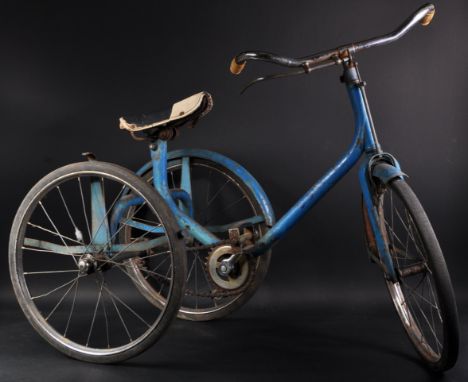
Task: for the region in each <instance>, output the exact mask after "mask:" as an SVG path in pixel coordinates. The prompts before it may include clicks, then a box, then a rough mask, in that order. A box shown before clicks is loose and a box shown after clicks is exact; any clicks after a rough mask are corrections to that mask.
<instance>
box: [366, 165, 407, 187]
mask: <svg viewBox="0 0 468 382" xmlns="http://www.w3.org/2000/svg"><path fill="white" fill-rule="evenodd" d="M372 176H374V177H376V178H378V179H379V180H380V181H381V182H382V183H384V184H387V183H388V182H390V181H391V180H393V179H395V178H400V179H403V178H404V177H405V176H406V174H404V173H403V172H402V171H401V170H400V169H399V168H398V167H396V166H394V165H392V164H389V163H385V162H380V163H378V164H377V165H376V166H374V168H373V170H372Z"/></svg>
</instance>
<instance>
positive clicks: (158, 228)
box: [125, 219, 166, 234]
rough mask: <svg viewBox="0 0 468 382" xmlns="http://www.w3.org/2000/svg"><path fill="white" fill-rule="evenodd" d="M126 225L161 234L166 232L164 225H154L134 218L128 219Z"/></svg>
mask: <svg viewBox="0 0 468 382" xmlns="http://www.w3.org/2000/svg"><path fill="white" fill-rule="evenodd" d="M125 225H126V226H129V227H133V228H136V229H139V230H142V231H148V232H149V233H160V234H164V233H166V230H165V229H164V227H163V226H154V225H151V224H146V223H142V222H140V221H137V220H133V219H128V220H126V221H125Z"/></svg>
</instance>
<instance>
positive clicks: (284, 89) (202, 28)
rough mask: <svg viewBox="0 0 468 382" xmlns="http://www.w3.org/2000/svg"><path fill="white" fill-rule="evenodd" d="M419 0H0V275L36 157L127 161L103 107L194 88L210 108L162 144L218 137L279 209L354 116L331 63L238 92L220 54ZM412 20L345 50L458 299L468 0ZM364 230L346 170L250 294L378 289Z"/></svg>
mask: <svg viewBox="0 0 468 382" xmlns="http://www.w3.org/2000/svg"><path fill="white" fill-rule="evenodd" d="M420 5H421V1H420V0H401V1H395V0H392V1H388V0H387V1H384V0H360V1H353V2H350V1H338V0H334V1H327V2H323V1H288V2H285V1H271V0H268V1H266V0H265V1H236V2H233V3H228V2H220V1H218V2H216V1H192V2H189V1H184V2H180V1H177V2H164V3H163V2H128V3H127V4H125V5H124V4H122V5H121V4H120V3H119V4H117V3H116V2H111V1H101V2H99V3H97V2H93V3H91V2H90V3H85V2H74V3H72V2H49V1H43V2H30V3H27V2H16V1H14V2H13V1H5V2H2V5H1V10H0V47H1V48H0V49H1V55H0V57H1V59H0V105H1V110H2V112H1V113H0V124H1V126H2V130H1V133H2V140H1V142H2V150H1V153H2V164H1V166H2V167H1V170H2V171H1V172H0V177H1V184H2V191H1V196H2V201H3V203H2V213H1V214H0V223H1V230H0V243H1V245H2V248H3V252H4V256H2V257H1V258H0V265H1V267H0V276H1V277H0V280H1V281H0V283H1V284H0V287H1V291H2V294H3V296H4V297H7V298H9V297H12V291H11V288H10V284H9V277H8V274H7V243H8V233H9V228H10V224H11V222H12V220H13V216H14V213H15V210H16V208H17V206H18V205H19V203H20V201H21V198H22V197H23V196H24V195H25V193H26V192H27V191H28V189H29V188H30V187H31V186H32V185H33V184H34V183H35V182H36V181H37V180H38V179H39V178H40V177H42V176H43V175H45V174H46V173H47V172H49V171H51V170H53V169H55V168H56V167H58V166H61V165H64V164H66V163H69V162H72V161H78V160H80V159H81V158H80V153H81V152H83V151H93V152H95V153H96V155H97V157H98V159H102V160H106V161H111V162H116V163H119V164H122V165H125V166H126V167H128V168H130V169H137V168H138V167H139V165H140V164H141V163H143V162H144V161H146V160H147V151H146V147H145V145H144V144H142V143H137V142H134V141H133V140H132V139H131V138H130V137H129V136H128V134H127V133H125V132H122V131H119V129H118V117H119V116H121V115H124V114H138V113H140V112H144V111H154V110H157V109H159V108H161V107H164V106H166V105H168V104H170V103H171V102H174V101H177V100H178V99H179V98H183V97H186V96H189V95H191V94H192V93H195V92H198V91H200V90H207V91H209V92H210V93H211V94H212V95H213V97H214V109H213V111H212V112H211V113H210V114H209V115H208V116H207V117H206V118H204V119H203V120H202V121H201V122H200V123H199V124H198V126H197V127H196V129H195V130H188V131H187V130H185V131H183V132H182V134H181V136H180V137H179V138H178V139H177V140H176V141H175V142H173V144H172V147H173V148H178V147H200V148H207V149H212V150H215V151H219V152H221V153H223V154H225V155H227V156H230V157H232V158H233V159H235V160H237V161H238V162H240V163H241V164H243V165H245V166H246V167H247V168H248V169H249V170H250V171H251V172H252V173H253V174H254V175H255V176H256V177H257V179H258V180H259V181H260V183H261V184H262V185H263V187H264V189H265V190H266V192H267V194H268V195H269V196H270V198H271V200H272V203H273V205H274V207H275V211H276V213H277V215H278V216H281V215H282V214H283V213H284V212H285V211H286V210H287V208H288V207H290V206H291V205H292V203H293V202H294V201H295V200H296V199H297V198H298V197H299V196H300V195H301V194H302V193H303V192H304V191H305V190H306V189H307V188H308V187H310V186H311V185H312V184H313V183H314V181H315V180H316V179H317V178H318V177H319V176H320V175H321V174H322V173H323V172H324V171H325V170H326V169H327V168H328V167H329V166H331V165H332V164H333V163H334V162H335V160H336V159H337V158H338V156H339V155H340V153H342V152H343V151H344V150H345V148H346V147H347V145H348V144H349V142H350V139H351V137H352V133H353V119H352V112H351V108H350V105H349V101H348V99H347V95H346V92H345V90H344V87H343V85H342V84H340V82H339V81H338V77H339V75H340V74H341V73H340V70H339V69H338V68H332V69H325V70H323V71H319V72H314V73H313V74H311V75H310V76H302V77H298V78H293V79H288V80H278V81H275V82H271V83H268V84H264V85H261V86H258V87H254V88H252V89H251V90H250V91H248V92H247V93H246V94H245V95H243V96H239V91H240V89H241V87H242V85H243V84H245V83H246V81H247V80H248V79H250V78H251V77H253V76H255V74H264V73H267V72H269V71H271V70H275V69H276V68H274V67H273V68H272V67H271V66H268V65H261V64H258V65H255V64H254V65H250V67H248V68H247V70H246V71H245V74H242V75H241V76H238V77H234V76H232V75H230V73H229V71H228V67H229V62H230V59H231V58H232V56H233V55H234V54H236V53H238V52H240V51H242V50H248V49H261V50H267V51H273V52H278V53H281V54H285V55H290V56H304V55H307V54H310V53H313V52H315V51H320V50H324V49H327V48H331V47H334V46H337V45H340V44H344V43H347V42H351V41H355V40H359V39H364V38H367V37H370V36H374V35H377V34H380V33H386V32H389V31H390V30H393V29H394V28H395V27H396V26H397V25H399V23H400V22H401V21H402V20H403V19H405V18H406V17H407V16H408V15H409V14H410V13H411V12H413V11H414V10H415V9H416V8H417V7H419V6H420ZM436 9H437V12H436V16H435V18H434V21H433V23H432V24H431V25H430V26H429V27H427V28H420V27H418V28H416V29H415V31H414V32H411V33H410V34H409V35H407V36H405V38H404V39H402V40H400V41H398V42H397V43H395V44H392V45H390V46H386V47H381V48H376V49H372V50H370V51H366V52H364V53H362V54H360V55H359V56H358V57H357V58H358V61H359V63H360V69H361V72H362V75H363V78H364V80H366V81H367V83H368V86H367V92H368V96H369V101H370V106H371V110H372V112H373V116H374V120H375V124H376V128H377V131H378V134H379V137H380V140H381V143H382V145H383V148H384V149H385V150H387V151H389V152H391V153H393V154H394V155H396V157H397V158H398V159H399V160H400V162H401V164H402V167H403V170H404V171H405V172H406V173H408V174H409V175H410V178H409V182H410V184H411V185H412V186H413V188H414V189H415V191H416V193H417V194H418V195H419V196H420V199H421V200H422V202H423V204H424V206H425V207H426V209H427V212H428V214H429V216H430V218H431V220H432V222H433V225H434V227H435V229H436V231H437V233H438V236H439V239H440V242H441V245H442V247H443V249H444V252H445V254H446V258H447V261H448V265H449V269H450V271H451V273H452V277H453V282H454V286H455V289H456V292H457V297H458V298H459V300H460V302H461V303H462V302H463V300H464V297H465V296H466V294H465V292H464V289H465V288H466V287H468V282H467V281H466V277H465V274H466V269H467V267H468V258H467V257H466V255H465V250H464V249H465V246H466V244H465V241H466V225H465V224H464V221H465V220H466V216H467V213H468V207H467V204H466V202H465V200H466V190H467V189H468V177H467V176H466V169H467V165H466V160H467V154H466V145H467V144H468V133H467V131H466V126H468V108H467V106H466V96H465V94H467V92H468V72H467V70H466V68H467V59H468V48H467V45H466V37H467V36H468V25H467V22H466V14H467V13H468V3H467V2H466V1H463V0H451V1H437V2H436ZM383 289H384V287H383V284H382V281H381V275H380V274H379V272H378V271H377V270H376V269H375V268H374V267H372V266H370V265H369V263H368V261H367V258H366V252H365V248H364V242H363V230H362V222H361V216H360V191H359V186H358V182H357V178H356V171H355V170H353V171H351V173H350V174H349V175H348V176H347V177H346V178H345V179H344V180H343V182H342V183H340V184H339V185H338V186H337V187H336V188H335V189H333V190H332V191H331V192H330V193H329V194H328V195H327V196H326V198H325V199H324V200H323V202H322V203H321V204H319V205H318V206H317V207H316V208H315V209H314V210H313V211H312V212H311V213H310V214H309V215H308V216H307V217H306V218H304V219H303V220H302V221H301V222H300V224H299V225H298V226H297V227H296V229H295V230H293V231H292V232H291V233H289V234H288V235H287V237H286V238H285V239H284V240H283V241H282V242H281V243H279V244H278V245H277V246H276V247H275V250H274V257H273V262H272V266H271V270H270V273H269V276H268V277H267V280H266V282H265V286H264V288H263V289H262V293H263V294H262V296H263V297H264V298H265V300H266V301H268V302H271V303H275V301H277V300H282V301H286V302H289V301H292V300H294V301H306V300H314V299H315V300H316V299H322V300H327V299H333V297H336V296H340V297H343V296H344V297H345V298H350V299H356V301H357V300H358V299H361V300H362V299H367V298H368V297H371V298H374V297H376V296H377V297H379V298H380V297H381V296H384V298H386V296H385V295H384V294H382V293H383Z"/></svg>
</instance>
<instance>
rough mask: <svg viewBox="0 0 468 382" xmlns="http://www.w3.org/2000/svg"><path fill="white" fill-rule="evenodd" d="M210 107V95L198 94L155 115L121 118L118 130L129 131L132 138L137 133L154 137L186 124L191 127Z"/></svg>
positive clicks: (206, 93) (211, 99)
mask: <svg viewBox="0 0 468 382" xmlns="http://www.w3.org/2000/svg"><path fill="white" fill-rule="evenodd" d="M212 107H213V98H212V97H211V95H210V94H209V93H208V92H200V93H197V94H194V95H192V96H190V97H188V98H185V99H183V100H182V101H179V102H176V103H174V104H173V105H172V106H170V107H168V108H166V109H164V110H162V111H159V112H156V113H151V114H143V115H142V116H140V117H121V118H120V128H121V129H122V130H127V131H129V132H130V133H132V136H134V137H135V135H134V134H135V133H139V132H142V133H146V135H147V136H151V137H154V136H157V135H158V133H159V132H160V131H169V130H174V129H173V128H176V127H180V126H182V125H185V124H188V123H190V125H191V126H190V127H193V125H194V124H195V123H196V122H197V121H198V119H199V118H200V117H203V116H205V115H206V114H208V113H209V112H210V110H211V109H212ZM138 135H141V134H138Z"/></svg>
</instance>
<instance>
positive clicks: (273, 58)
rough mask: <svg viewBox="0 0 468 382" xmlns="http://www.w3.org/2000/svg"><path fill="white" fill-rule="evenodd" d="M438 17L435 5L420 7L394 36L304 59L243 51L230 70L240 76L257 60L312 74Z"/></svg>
mask: <svg viewBox="0 0 468 382" xmlns="http://www.w3.org/2000/svg"><path fill="white" fill-rule="evenodd" d="M434 14H435V6H434V5H433V4H426V5H423V6H422V7H420V8H419V9H418V10H417V11H416V12H414V13H413V14H412V15H411V16H410V17H408V18H407V19H406V20H405V21H404V22H403V24H401V25H400V27H398V28H397V29H396V30H395V31H393V32H391V33H388V34H385V35H382V36H378V37H374V38H371V39H368V40H363V41H359V42H355V43H352V44H347V45H343V46H340V47H338V48H335V49H332V50H328V51H324V52H320V53H316V54H313V55H310V56H306V57H301V58H289V57H284V56H280V55H277V54H274V53H269V52H261V51H249V52H242V53H239V54H238V55H237V56H235V57H234V58H233V59H232V61H231V66H230V70H231V73H232V74H240V73H241V72H242V70H243V69H244V67H245V64H246V63H247V61H256V60H257V61H266V62H270V63H273V64H277V65H281V66H286V67H291V68H302V69H303V72H304V73H309V72H310V71H312V70H314V69H318V68H320V67H324V66H329V65H323V64H322V63H323V62H324V61H331V62H332V63H331V64H333V63H335V64H339V63H341V62H342V60H343V59H345V57H347V56H348V55H349V53H351V54H352V53H356V52H359V51H361V50H364V49H368V48H372V47H374V46H380V45H386V44H389V43H391V42H394V41H396V40H399V39H400V38H401V37H403V36H404V35H405V34H406V33H408V32H409V31H410V30H411V29H412V28H413V27H414V26H415V25H416V24H418V23H420V24H421V25H423V26H427V25H429V24H430V23H431V21H432V18H433V17H434ZM321 64H322V65H321Z"/></svg>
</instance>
